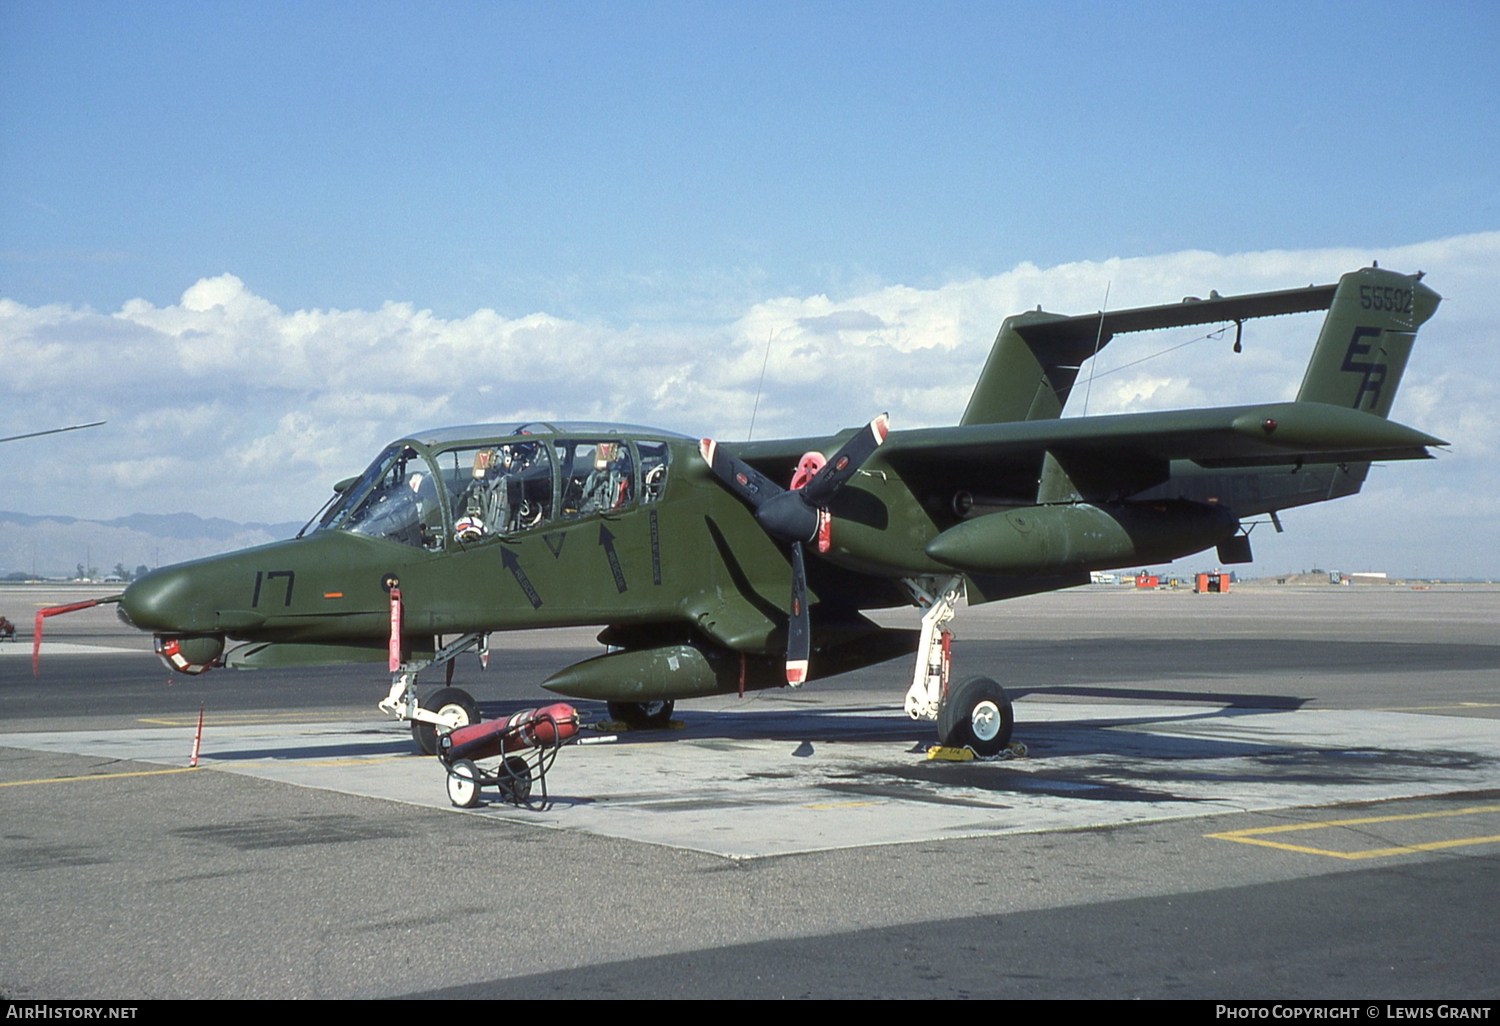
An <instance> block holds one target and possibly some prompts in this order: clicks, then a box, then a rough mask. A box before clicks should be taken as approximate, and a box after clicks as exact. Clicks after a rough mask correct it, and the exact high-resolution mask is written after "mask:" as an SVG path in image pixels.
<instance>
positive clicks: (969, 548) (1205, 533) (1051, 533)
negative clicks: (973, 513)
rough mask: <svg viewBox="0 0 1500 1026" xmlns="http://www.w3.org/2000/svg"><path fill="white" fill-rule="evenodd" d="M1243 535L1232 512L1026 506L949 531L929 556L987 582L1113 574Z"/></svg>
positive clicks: (1191, 505) (1167, 503)
mask: <svg viewBox="0 0 1500 1026" xmlns="http://www.w3.org/2000/svg"><path fill="white" fill-rule="evenodd" d="M1238 530H1239V518H1237V517H1236V516H1235V515H1234V514H1233V513H1231V512H1230V511H1229V510H1227V509H1224V508H1222V507H1220V506H1210V505H1206V504H1204V503H1199V502H1189V501H1187V500H1184V499H1169V500H1163V501H1157V502H1121V503H1109V504H1104V505H1097V506H1095V505H1090V504H1088V503H1074V504H1069V505H1056V506H1026V507H1022V508H1019V509H1012V510H1007V511H1006V512H1003V513H990V514H987V515H985V516H982V517H976V518H975V519H973V520H966V521H964V522H963V523H961V524H959V525H958V526H956V527H952V528H949V529H948V530H946V531H944V532H943V533H942V534H940V535H938V536H937V537H936V538H934V539H932V541H930V542H928V543H927V554H928V555H929V556H931V557H932V558H933V559H936V560H938V561H939V562H942V563H946V564H947V565H949V566H951V567H955V568H957V569H959V570H968V571H973V572H977V573H987V574H1013V575H1021V576H1025V575H1029V574H1039V573H1047V574H1055V573H1063V572H1067V571H1080V570H1111V569H1114V568H1116V567H1122V566H1131V565H1134V564H1138V563H1163V562H1167V561H1169V560H1173V559H1176V558H1178V557H1179V556H1187V555H1191V554H1192V553H1194V552H1201V551H1203V550H1204V549H1207V548H1211V547H1212V546H1214V545H1217V544H1218V543H1219V542H1221V541H1224V540H1225V539H1226V538H1230V537H1233V536H1234V533H1235V532H1236V531H1238Z"/></svg>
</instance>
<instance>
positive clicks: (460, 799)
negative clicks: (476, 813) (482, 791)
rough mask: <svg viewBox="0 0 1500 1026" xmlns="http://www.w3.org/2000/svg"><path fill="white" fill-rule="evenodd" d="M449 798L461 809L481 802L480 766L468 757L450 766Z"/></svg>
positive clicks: (470, 807)
mask: <svg viewBox="0 0 1500 1026" xmlns="http://www.w3.org/2000/svg"><path fill="white" fill-rule="evenodd" d="M448 800H449V801H450V802H452V803H453V804H454V805H456V806H458V807H459V808H460V809H472V808H473V807H474V806H476V805H478V804H479V767H478V766H476V765H474V764H473V763H472V762H470V761H469V760H468V759H459V760H458V761H457V762H455V763H454V764H453V765H452V766H449V767H448Z"/></svg>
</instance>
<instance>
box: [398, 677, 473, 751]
mask: <svg viewBox="0 0 1500 1026" xmlns="http://www.w3.org/2000/svg"><path fill="white" fill-rule="evenodd" d="M420 704H421V706H422V708H423V709H430V710H432V711H433V712H435V713H437V714H439V715H444V714H448V713H458V714H460V715H459V722H458V723H457V724H456V725H455V726H453V727H443V728H441V729H442V731H443V732H444V733H447V732H448V731H449V730H457V729H458V727H467V726H469V725H470V724H471V723H478V722H479V704H478V703H477V702H475V701H474V699H473V697H472V696H471V695H470V694H469V693H468V692H467V691H465V690H463V689H462V688H438V689H437V690H436V691H434V692H433V693H432V694H430V695H428V696H427V697H426V698H424V699H422V701H421V703H420ZM439 729H440V728H439V727H438V726H437V724H435V723H423V722H422V721H421V720H412V722H411V739H412V740H413V741H415V742H416V743H417V747H418V748H420V749H421V750H422V754H423V755H436V754H437V750H438V746H437V739H438V730H439Z"/></svg>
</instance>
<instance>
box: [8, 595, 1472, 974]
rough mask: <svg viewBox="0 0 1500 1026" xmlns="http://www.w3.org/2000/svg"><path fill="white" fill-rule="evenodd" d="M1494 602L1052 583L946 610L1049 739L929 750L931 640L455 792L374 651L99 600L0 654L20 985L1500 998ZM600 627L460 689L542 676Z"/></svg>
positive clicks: (12, 915) (1032, 731)
mask: <svg viewBox="0 0 1500 1026" xmlns="http://www.w3.org/2000/svg"><path fill="white" fill-rule="evenodd" d="M67 600H68V599H67V597H66V596H64V597H59V596H58V595H57V594H54V593H51V592H41V591H37V590H25V589H15V588H0V612H4V613H6V614H7V615H9V616H10V617H11V619H13V620H15V621H16V622H17V623H18V624H23V626H24V624H25V623H28V622H29V620H30V611H31V609H30V606H27V605H25V603H30V604H31V605H33V606H34V605H35V604H43V603H51V602H57V601H67ZM883 615H885V616H890V617H891V618H892V622H901V620H900V617H899V616H897V615H896V614H883ZM905 615H906V617H907V618H914V617H913V614H905ZM1497 624H1500V589H1486V588H1469V589H1463V588H1435V589H1432V590H1427V591H1412V590H1410V589H1407V588H1400V587H1396V586H1357V587H1331V586H1330V587H1325V588H1284V589H1277V588H1265V589H1255V590H1244V591H1232V592H1231V593H1230V594H1228V595H1205V596H1194V595H1191V594H1188V593H1184V592H1178V593H1167V592H1162V593H1136V592H1134V591H1133V590H1132V589H1129V588H1123V589H1122V588H1103V587H1090V588H1084V589H1077V590H1074V591H1071V592H1065V593H1058V594H1054V595H1043V596H1034V597H1031V598H1027V599H1020V600H1015V601H1012V602H1007V603H1000V604H996V605H993V606H983V607H978V608H975V609H970V610H963V611H961V612H960V615H959V618H958V620H957V621H956V629H957V632H958V637H959V639H960V641H959V644H958V646H957V648H956V656H955V662H956V668H955V673H956V674H958V675H959V676H963V675H966V674H968V673H987V674H988V675H991V676H994V677H996V678H997V679H999V680H1001V682H1002V683H1003V684H1005V685H1006V687H1007V688H1008V689H1009V690H1010V691H1011V692H1012V694H1013V695H1014V696H1015V697H1016V719H1017V730H1016V739H1017V740H1018V741H1020V742H1022V743H1023V744H1024V746H1025V754H1024V755H1022V756H1019V757H1012V758H1005V759H999V760H994V761H984V762H961V763H950V762H938V761H932V760H929V759H928V758H927V755H926V751H927V748H928V747H929V746H930V745H931V744H932V743H933V742H934V738H933V735H932V728H931V725H930V724H925V723H915V722H913V721H911V720H909V719H907V718H906V717H905V716H904V714H903V713H902V712H901V699H902V696H903V694H904V692H905V689H906V685H907V683H908V680H909V674H910V667H909V666H908V665H907V664H906V662H905V661H904V660H903V661H898V662H893V663H889V664H885V665H884V666H881V667H875V668H871V669H867V670H864V671H861V672H859V673H857V674H850V675H846V676H845V677H841V678H835V679H833V680H829V681H814V682H811V683H809V684H808V685H806V686H804V687H803V688H801V689H797V690H790V689H781V690H776V691H770V692H761V693H752V694H751V695H747V696H746V697H745V698H743V699H741V698H738V697H736V696H728V697H723V698H716V699H709V700H703V701H696V702H688V703H681V704H679V706H678V711H677V720H678V722H677V723H676V724H674V726H675V727H676V728H677V729H673V730H666V731H653V732H640V733H624V734H617V735H615V736H614V738H613V739H612V740H610V739H608V738H609V735H602V736H591V737H590V740H591V742H592V743H589V744H586V745H580V746H572V747H569V748H567V749H565V750H564V751H563V752H561V753H560V755H559V757H558V759H557V762H556V764H555V765H554V767H553V768H552V770H551V772H550V773H549V775H548V777H547V781H546V783H547V788H548V793H547V800H546V802H545V803H543V802H541V801H538V802H537V803H535V804H536V806H537V807H535V808H517V807H515V806H513V805H509V804H506V803H504V802H503V801H501V800H500V796H499V794H498V793H497V792H494V791H490V792H487V793H486V794H485V799H486V800H485V802H484V804H483V805H481V807H480V808H478V809H475V810H459V809H455V808H453V807H452V806H451V805H450V803H449V801H448V798H447V795H446V790H445V787H444V782H445V779H444V773H443V771H442V769H441V767H440V766H439V764H438V763H437V762H436V761H435V760H433V759H431V758H423V757H420V756H417V755H415V754H413V747H412V744H411V740H410V735H409V731H408V730H407V729H405V728H404V727H402V726H401V725H399V724H395V723H390V722H388V721H385V720H383V719H382V718H381V717H380V716H379V714H377V713H375V711H374V708H373V707H374V703H375V701H377V700H378V699H379V698H380V697H383V695H384V692H385V681H384V680H383V679H382V678H383V674H382V673H381V672H380V668H379V667H373V668H368V667H365V668H341V669H338V670H328V671H274V672H273V671H259V672H254V673H243V674H236V673H231V672H229V671H215V672H213V673H210V674H206V675H203V676H202V677H198V678H184V677H181V676H174V677H169V676H168V675H167V674H166V672H165V671H164V670H163V669H162V668H161V667H160V664H159V663H157V661H156V660H155V658H154V656H152V655H151V654H150V652H149V647H150V642H149V639H148V638H143V637H141V636H138V635H134V634H132V633H130V632H129V631H128V630H126V629H125V628H124V627H123V626H122V625H119V624H118V623H117V622H115V621H113V619H112V614H111V613H108V611H106V610H90V611H88V612H87V613H84V614H78V618H77V619H74V620H72V621H71V622H68V620H67V618H59V619H58V620H56V621H52V622H49V624H48V627H47V634H46V638H47V639H48V640H46V641H45V642H44V645H43V657H42V658H43V667H42V676H40V677H39V678H36V679H33V678H32V677H31V676H30V672H29V671H30V666H29V656H30V646H29V639H23V640H22V641H21V642H19V643H15V644H11V643H7V644H3V645H0V701H3V702H4V703H5V709H6V711H7V715H8V718H7V726H6V728H5V732H4V734H3V735H0V812H3V819H4V828H3V836H0V922H3V923H4V924H6V925H5V926H4V927H0V930H3V933H0V940H3V942H4V943H3V944H0V994H3V995H4V996H5V997H9V998H13V999H22V1000H25V999H36V998H83V997H96V998H117V999H122V1000H123V999H128V998H144V997H211V996H223V997H240V996H243V997H374V996H408V995H432V994H436V995H444V996H469V997H475V996H522V997H525V996H530V997H541V996H579V997H584V996H592V997H602V996H614V997H653V996H692V997H721V996H723V997H735V996H739V997H779V996H805V997H855V996H865V997H876V996H890V997H933V996H936V997H1004V996H1011V997H1017V996H1024V997H1045V996H1051V997H1055V996H1096V997H1163V996H1192V997H1214V998H1226V997H1236V996H1238V997H1254V996H1261V997H1297V996H1302V997H1360V996H1371V997H1383V998H1397V997H1437V998H1447V999H1484V998H1492V997H1494V996H1495V995H1496V993H1497V991H1500V973H1497V972H1496V970H1495V969H1494V968H1493V965H1492V963H1493V961H1494V959H1493V952H1494V951H1495V950H1496V943H1495V942H1496V941H1497V940H1500V925H1497V924H1500V916H1497V915H1496V913H1497V912H1500V898H1497V897H1496V895H1495V893H1494V888H1493V886H1492V883H1491V881H1492V880H1493V872H1494V869H1495V863H1496V858H1497V855H1500V636H1497ZM592 633H593V632H592V631H557V632H546V633H534V634H525V635H513V636H507V637H501V636H499V635H497V636H495V637H494V638H493V639H492V645H493V646H494V648H495V650H496V656H495V660H494V663H493V664H492V669H493V671H494V672H492V673H490V674H481V673H479V672H477V667H470V666H464V667H463V668H462V669H461V670H460V673H459V677H458V679H457V680H455V684H456V685H461V686H464V687H466V688H469V689H470V690H472V691H473V693H474V694H475V695H476V697H477V698H478V699H479V701H480V703H481V706H482V708H483V709H484V711H485V714H486V716H487V717H488V716H494V715H501V714H506V713H508V712H511V711H514V710H516V709H519V708H524V707H526V706H530V705H538V704H546V703H547V702H550V701H553V700H555V696H551V695H549V694H548V693H546V692H542V691H541V690H540V689H538V688H536V686H535V681H536V680H540V679H542V677H544V676H545V675H546V674H547V673H549V672H551V670H552V669H555V668H558V667H560V666H562V665H566V664H567V663H569V662H571V661H575V660H576V659H579V658H584V657H586V656H587V655H590V654H593V653H594V652H595V651H597V645H596V644H595V643H594V642H593V641H592ZM200 707H202V708H204V722H205V726H204V729H203V735H202V742H201V751H200V758H199V766H198V768H196V769H191V770H190V769H187V768H186V764H187V762H188V758H189V755H190V753H191V751H192V748H193V739H194V735H195V733H196V724H197V718H198V711H199V708H200ZM581 708H582V710H583V711H584V713H585V715H586V716H587V717H591V718H602V715H603V710H602V708H601V707H598V706H595V705H593V704H590V703H583V704H582V705H581Z"/></svg>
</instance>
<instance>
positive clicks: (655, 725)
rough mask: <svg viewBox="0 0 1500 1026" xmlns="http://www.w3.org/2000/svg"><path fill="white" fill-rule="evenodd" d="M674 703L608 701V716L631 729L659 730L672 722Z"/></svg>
mask: <svg viewBox="0 0 1500 1026" xmlns="http://www.w3.org/2000/svg"><path fill="white" fill-rule="evenodd" d="M673 706H674V703H673V702H671V701H670V700H669V701H665V702H610V703H609V718H610V719H612V720H619V721H620V722H621V723H623V724H625V726H627V727H629V728H630V729H631V730H661V729H662V728H663V727H665V726H666V725H667V724H669V723H671V722H672V709H673Z"/></svg>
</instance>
